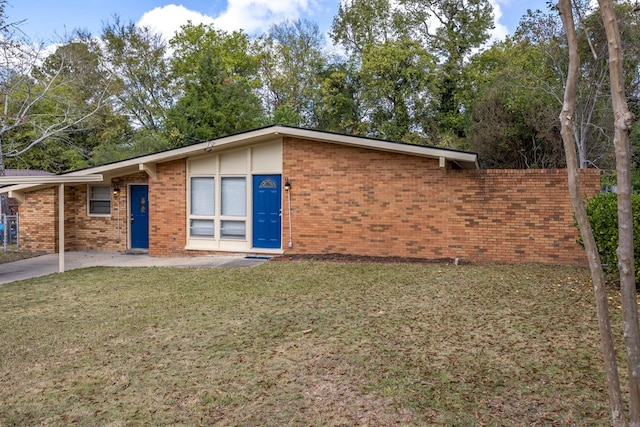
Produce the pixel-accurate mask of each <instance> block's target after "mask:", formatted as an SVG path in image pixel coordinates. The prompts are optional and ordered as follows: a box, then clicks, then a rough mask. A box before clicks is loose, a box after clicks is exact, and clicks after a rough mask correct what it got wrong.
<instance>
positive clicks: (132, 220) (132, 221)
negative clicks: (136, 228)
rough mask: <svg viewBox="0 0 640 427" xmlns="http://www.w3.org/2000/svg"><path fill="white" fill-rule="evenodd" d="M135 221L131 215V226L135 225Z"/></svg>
mask: <svg viewBox="0 0 640 427" xmlns="http://www.w3.org/2000/svg"><path fill="white" fill-rule="evenodd" d="M134 221H135V220H134V219H133V215H131V224H133V223H134Z"/></svg>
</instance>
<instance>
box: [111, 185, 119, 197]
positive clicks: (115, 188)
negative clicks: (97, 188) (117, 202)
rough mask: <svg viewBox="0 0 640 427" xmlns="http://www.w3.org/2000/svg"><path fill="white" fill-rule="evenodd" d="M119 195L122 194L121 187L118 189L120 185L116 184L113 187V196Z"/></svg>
mask: <svg viewBox="0 0 640 427" xmlns="http://www.w3.org/2000/svg"><path fill="white" fill-rule="evenodd" d="M118 194H120V187H118V184H114V186H113V195H114V196H117V195H118Z"/></svg>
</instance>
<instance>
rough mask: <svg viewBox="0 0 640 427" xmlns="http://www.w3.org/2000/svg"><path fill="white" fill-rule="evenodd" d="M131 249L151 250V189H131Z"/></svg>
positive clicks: (143, 186)
mask: <svg viewBox="0 0 640 427" xmlns="http://www.w3.org/2000/svg"><path fill="white" fill-rule="evenodd" d="M129 200H130V205H129V213H130V232H131V249H148V248H149V187H148V186H146V185H132V186H130V187H129Z"/></svg>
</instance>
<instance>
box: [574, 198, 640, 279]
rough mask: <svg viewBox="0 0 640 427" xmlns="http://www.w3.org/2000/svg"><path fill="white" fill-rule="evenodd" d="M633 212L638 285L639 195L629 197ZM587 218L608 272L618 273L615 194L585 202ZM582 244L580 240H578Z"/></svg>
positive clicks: (639, 264) (639, 270)
mask: <svg viewBox="0 0 640 427" xmlns="http://www.w3.org/2000/svg"><path fill="white" fill-rule="evenodd" d="M631 207H632V211H633V236H634V237H633V240H634V241H633V251H634V262H635V272H636V283H640V194H632V195H631ZM586 209H587V216H588V217H589V223H590V224H591V229H592V230H593V236H594V238H595V240H596V245H597V246H598V252H599V253H600V258H601V261H602V263H603V264H605V265H606V267H607V270H608V272H617V271H618V256H617V254H616V249H618V199H617V194H615V193H603V194H599V195H597V196H595V197H593V198H591V199H588V200H587V205H586ZM580 244H582V238H580Z"/></svg>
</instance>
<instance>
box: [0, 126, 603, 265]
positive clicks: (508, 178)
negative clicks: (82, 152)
mask: <svg viewBox="0 0 640 427" xmlns="http://www.w3.org/2000/svg"><path fill="white" fill-rule="evenodd" d="M59 177H60V178H61V179H65V182H67V184H61V185H56V184H17V185H13V186H11V187H8V189H9V190H10V196H12V197H15V198H16V199H17V200H19V201H20V203H21V205H20V213H21V222H20V226H21V230H20V233H21V247H22V248H24V249H25V250H40V251H47V252H55V251H56V250H57V249H56V248H57V246H56V242H57V241H58V240H59V238H60V237H61V236H60V235H59V234H60V233H59V231H60V230H61V229H63V230H64V232H63V236H62V237H63V238H64V242H65V248H66V249H67V250H95V251H128V250H143V251H148V253H149V255H151V256H168V255H172V256H175V255H194V254H195V255H200V254H207V253H220V252H234V253H248V254H323V253H342V254H357V255H372V256H400V257H416V258H430V259H437V258H456V257H459V258H462V259H465V260H470V261H481V262H486V261H496V262H512V263H518V262H540V263H550V264H585V262H586V257H585V255H584V252H583V250H582V249H581V248H580V247H579V246H578V245H577V243H576V238H577V231H576V228H575V227H574V225H573V222H574V221H573V214H572V209H571V204H570V201H569V197H568V189H567V173H566V171H565V170H482V169H480V168H479V163H478V159H477V155H476V154H475V153H469V152H461V151H454V150H447V149H441V148H435V147H427V146H418V145H409V144H400V143H394V142H390V141H383V140H377V139H370V138H363V137H355V136H346V135H338V134H333V133H327V132H320V131H312V130H306V129H299V128H291V127H285V126H271V127H267V128H262V129H257V130H253V131H249V132H245V133H241V134H237V135H232V136H227V137H223V138H219V139H216V140H213V141H209V142H205V143H199V144H195V145H191V146H188V147H182V148H176V149H173V150H168V151H165V152H161V153H156V154H151V155H146V156H142V157H138V158H133V159H129V160H124V161H120V162H116V163H112V164H108V165H103V166H97V167H93V168H88V169H84V170H80V171H75V172H71V173H68V174H64V175H59ZM89 177H93V179H99V180H100V181H99V182H94V181H90V180H89ZM96 177H98V178H96ZM85 178H86V182H84V181H83V179H85ZM581 185H582V191H583V192H584V193H585V194H586V195H595V194H597V193H598V192H599V188H600V186H599V174H598V172H597V171H595V170H586V171H583V173H582V174H581ZM3 190H6V189H3ZM60 194H62V198H61V197H60ZM59 200H64V209H63V210H60V209H59V206H58V205H59ZM59 212H62V216H60V215H61V214H60V213H59ZM61 219H62V221H61Z"/></svg>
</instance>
